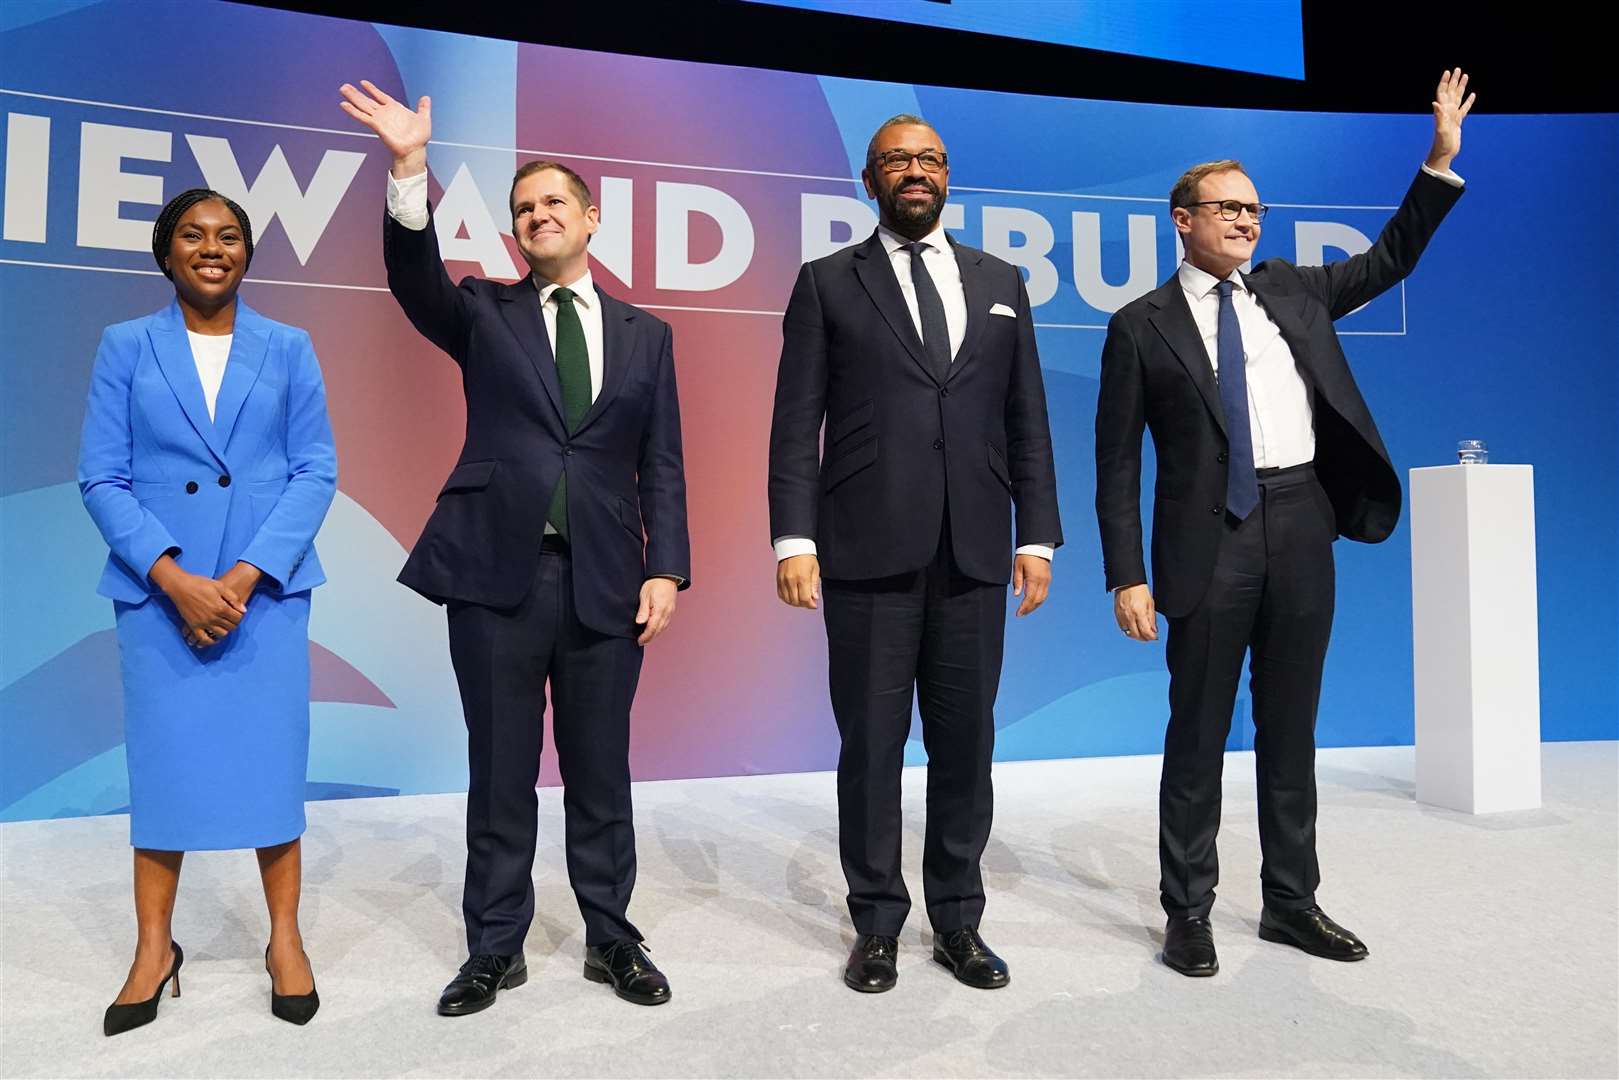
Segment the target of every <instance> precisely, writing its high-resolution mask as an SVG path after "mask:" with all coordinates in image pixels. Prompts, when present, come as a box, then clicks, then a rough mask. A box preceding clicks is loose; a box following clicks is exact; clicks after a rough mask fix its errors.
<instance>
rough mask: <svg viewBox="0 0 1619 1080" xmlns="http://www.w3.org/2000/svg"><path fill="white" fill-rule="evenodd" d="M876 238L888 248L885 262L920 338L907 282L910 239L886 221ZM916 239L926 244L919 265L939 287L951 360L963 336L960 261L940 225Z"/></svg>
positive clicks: (913, 295)
mask: <svg viewBox="0 0 1619 1080" xmlns="http://www.w3.org/2000/svg"><path fill="white" fill-rule="evenodd" d="M877 239H878V240H880V241H881V242H882V245H883V250H884V251H886V252H888V265H890V266H892V267H893V268H894V276H895V277H896V278H898V279H899V291H900V295H902V296H904V297H905V307H906V308H907V309H909V311H910V313H911V325H912V326H914V327H916V336H917V339H918V340H921V337H922V312H921V310H920V309H919V308H918V307H917V306H916V286H915V285H913V284H912V283H911V253H910V251H909V250H908V249H909V245H910V243H911V241H910V240H908V239H906V238H905V237H903V236H901V235H900V234H899V233H897V232H894V231H893V230H892V229H890V228H888V226H886V225H879V226H877ZM920 242H921V243H922V244H924V245H926V246H925V247H923V248H922V265H923V266H925V267H927V268H928V277H930V278H932V279H933V287H934V288H935V289H937V290H939V299H940V300H941V301H943V302H944V325H945V327H946V328H947V329H948V330H949V331H950V359H951V360H955V358H956V353H957V352H959V351H960V350H961V342H962V339H963V338H965V337H966V336H967V294H966V292H965V291H963V290H962V287H961V264H960V263H958V262H956V253H955V252H954V251H952V250H951V249H950V241H949V240H948V239H947V238H946V237H945V234H944V226H943V225H937V226H935V227H934V229H933V231H932V232H930V233H928V234H927V235H926V236H924V237H923V238H922V239H921V241H920Z"/></svg>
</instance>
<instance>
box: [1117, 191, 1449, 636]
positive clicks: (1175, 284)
mask: <svg viewBox="0 0 1619 1080" xmlns="http://www.w3.org/2000/svg"><path fill="white" fill-rule="evenodd" d="M1461 194H1462V192H1461V189H1460V188H1458V187H1455V186H1453V185H1451V184H1447V183H1446V182H1445V181H1443V180H1439V179H1436V178H1434V177H1432V176H1429V175H1428V174H1426V173H1422V172H1419V173H1418V174H1417V178H1416V180H1415V181H1413V182H1412V184H1411V188H1410V190H1409V191H1407V192H1406V195H1405V199H1404V201H1402V202H1401V203H1400V207H1399V209H1398V210H1396V211H1395V212H1394V216H1393V217H1392V218H1390V219H1389V222H1388V224H1387V225H1386V226H1384V228H1383V232H1382V233H1381V235H1379V236H1378V238H1377V242H1376V243H1375V244H1373V245H1372V246H1371V248H1369V249H1368V250H1366V251H1365V252H1363V253H1361V254H1359V255H1356V256H1354V257H1353V258H1350V259H1345V260H1343V261H1341V262H1336V263H1332V264H1330V265H1328V266H1295V265H1294V264H1292V263H1290V262H1287V261H1286V260H1284V259H1268V260H1266V261H1265V262H1263V263H1261V264H1260V265H1259V266H1257V267H1255V268H1254V271H1253V273H1251V274H1247V275H1245V276H1244V278H1243V280H1244V281H1245V282H1246V283H1247V285H1248V288H1249V289H1250V290H1251V291H1252V293H1253V295H1254V298H1255V299H1256V300H1257V301H1258V302H1259V303H1260V304H1261V305H1262V306H1263V307H1264V309H1265V311H1266V313H1267V314H1269V315H1270V317H1271V319H1272V320H1273V321H1274V322H1275V323H1276V326H1277V328H1278V329H1279V330H1280V331H1281V334H1282V338H1283V340H1284V341H1286V342H1287V346H1288V348H1289V349H1291V350H1292V353H1293V359H1294V362H1295V363H1296V364H1297V366H1298V370H1299V374H1300V375H1301V376H1302V377H1303V379H1304V382H1305V385H1306V386H1307V387H1308V388H1309V391H1310V399H1311V403H1312V406H1313V409H1314V419H1315V440H1316V451H1315V467H1316V473H1317V475H1318V477H1319V478H1320V481H1321V485H1322V487H1324V488H1325V489H1326V492H1327V496H1328V499H1329V500H1330V502H1331V506H1330V507H1323V513H1324V514H1325V513H1328V512H1330V513H1331V515H1332V517H1333V519H1334V522H1335V525H1336V528H1337V532H1338V533H1339V534H1341V535H1343V536H1347V537H1348V538H1349V539H1351V540H1360V541H1363V542H1366V543H1377V542H1379V541H1381V540H1384V539H1387V538H1388V535H1389V534H1390V533H1391V532H1393V531H1394V526H1395V524H1396V523H1397V522H1398V521H1399V519H1400V502H1401V493H1400V479H1399V476H1398V474H1396V473H1395V471H1394V466H1393V465H1392V464H1391V463H1390V461H1389V455H1388V451H1387V450H1386V449H1385V448H1384V446H1383V440H1382V437H1381V436H1379V435H1378V433H1377V425H1376V424H1374V423H1373V422H1372V414H1371V412H1370V410H1368V409H1367V407H1366V402H1365V401H1364V400H1363V399H1362V397H1361V394H1360V388H1359V387H1357V386H1356V385H1355V377H1354V375H1353V374H1352V373H1351V372H1350V370H1349V362H1348V360H1347V359H1346V358H1345V357H1344V352H1343V348H1342V347H1341V346H1340V345H1339V342H1338V334H1337V331H1336V330H1335V329H1334V328H1333V325H1332V324H1333V320H1335V319H1338V318H1341V317H1343V316H1344V315H1347V314H1349V313H1350V312H1352V311H1354V310H1355V309H1356V308H1358V307H1360V306H1361V305H1362V304H1365V303H1366V302H1368V301H1369V300H1371V299H1373V298H1374V297H1376V296H1378V295H1379V294H1380V293H1382V292H1384V291H1385V290H1387V289H1389V288H1391V287H1393V286H1394V285H1396V284H1398V283H1399V281H1400V280H1401V279H1403V278H1404V277H1405V276H1406V275H1407V274H1409V273H1410V272H1411V271H1412V270H1413V269H1414V268H1415V267H1416V264H1417V259H1418V257H1419V256H1420V255H1421V254H1422V252H1423V249H1424V248H1426V247H1427V246H1428V241H1429V239H1430V238H1432V236H1433V234H1434V231H1435V230H1436V229H1437V228H1438V227H1439V222H1440V221H1441V220H1443V219H1444V216H1445V214H1446V213H1448V212H1449V211H1450V208H1451V207H1452V206H1454V205H1455V204H1456V200H1457V199H1459V198H1461ZM1143 426H1145V427H1147V428H1150V429H1151V430H1152V442H1153V449H1154V451H1155V453H1156V455H1157V458H1158V481H1157V485H1156V492H1155V496H1154V500H1153V525H1152V570H1153V589H1154V600H1155V602H1156V604H1157V607H1158V610H1159V611H1161V612H1163V613H1164V614H1165V615H1167V616H1170V617H1178V616H1181V615H1185V614H1188V613H1190V612H1191V611H1192V610H1193V609H1195V608H1196V607H1197V605H1198V603H1199V602H1200V601H1201V600H1202V599H1203V594H1204V592H1205V591H1206V590H1207V588H1208V584H1209V579H1210V575H1211V574H1212V573H1213V570H1214V558H1215V554H1216V553H1217V551H1218V550H1219V545H1220V533H1221V527H1222V522H1223V521H1224V517H1225V507H1224V503H1225V490H1226V452H1227V442H1226V431H1225V415H1224V411H1223V410H1222V409H1221V407H1220V391H1219V387H1218V385H1217V384H1216V381H1215V376H1214V369H1213V367H1212V365H1211V364H1210V363H1209V356H1208V353H1207V351H1206V350H1205V349H1204V347H1203V339H1202V337H1201V336H1200V335H1199V334H1198V330H1197V325H1196V323H1194V322H1193V320H1192V312H1191V309H1190V308H1189V307H1188V306H1187V303H1186V296H1185V294H1184V293H1183V292H1182V290H1181V286H1180V281H1179V277H1178V275H1177V276H1173V277H1171V278H1170V279H1169V280H1168V281H1166V282H1165V283H1164V284H1163V285H1161V286H1160V287H1159V288H1157V289H1155V290H1154V291H1152V292H1150V293H1148V294H1147V295H1146V296H1143V297H1141V298H1140V299H1137V300H1134V301H1131V302H1130V303H1129V304H1126V305H1125V306H1124V307H1122V308H1120V309H1119V311H1118V312H1117V313H1116V314H1115V315H1114V316H1113V318H1112V320H1111V321H1110V322H1109V323H1108V331H1107V343H1106V344H1105V345H1104V346H1103V349H1102V386H1101V392H1100V395H1099V397H1098V399H1097V404H1096V516H1097V519H1098V521H1099V522H1100V524H1101V529H1102V560H1103V565H1104V569H1105V572H1106V576H1107V587H1108V588H1109V589H1116V588H1118V587H1119V586H1121V585H1135V584H1140V583H1143V582H1145V581H1146V580H1147V573H1146V567H1145V566H1144V565H1143V562H1142V553H1141V435H1142V428H1143Z"/></svg>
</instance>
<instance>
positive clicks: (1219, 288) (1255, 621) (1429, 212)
mask: <svg viewBox="0 0 1619 1080" xmlns="http://www.w3.org/2000/svg"><path fill="white" fill-rule="evenodd" d="M1466 91H1467V76H1466V75H1464V74H1462V72H1461V70H1460V69H1457V70H1456V71H1453V72H1446V73H1445V75H1444V76H1443V78H1441V80H1440V82H1439V89H1438V91H1437V93H1436V94H1435V100H1434V102H1433V115H1434V137H1433V146H1432V148H1431V149H1430V151H1429V153H1428V159H1427V161H1426V163H1424V165H1423V166H1422V170H1421V171H1420V172H1419V173H1418V174H1417V177H1416V179H1415V180H1414V181H1413V182H1412V184H1411V188H1410V190H1409V191H1408V192H1406V196H1405V199H1404V201H1403V202H1402V203H1401V204H1400V207H1399V209H1398V210H1396V211H1395V213H1394V217H1393V218H1392V219H1391V220H1390V221H1389V223H1388V225H1387V226H1385V227H1384V229H1383V232H1382V234H1381V235H1380V236H1379V237H1378V239H1377V242H1376V243H1375V244H1373V245H1372V247H1371V248H1370V249H1369V250H1367V251H1366V252H1364V253H1362V254H1360V255H1356V256H1354V257H1353V258H1350V259H1346V260H1344V261H1342V262H1338V263H1333V264H1331V265H1329V266H1295V265H1294V264H1292V263H1289V262H1287V261H1286V260H1283V259H1269V260H1266V261H1265V262H1263V263H1261V264H1260V265H1259V266H1258V267H1256V268H1255V269H1254V270H1253V271H1252V272H1251V273H1247V274H1245V273H1243V272H1242V271H1241V270H1240V267H1241V266H1242V265H1243V264H1244V263H1246V262H1248V261H1249V260H1250V259H1251V258H1252V257H1253V252H1254V245H1255V243H1256V242H1257V241H1258V239H1259V233H1260V223H1261V222H1262V221H1263V220H1264V217H1265V206H1264V204H1263V203H1261V202H1260V201H1259V194H1258V192H1257V191H1256V190H1255V189H1254V184H1253V181H1252V180H1250V179H1249V178H1248V175H1247V173H1246V172H1245V171H1244V170H1243V168H1242V166H1241V165H1240V164H1239V163H1237V162H1236V161H1213V162H1208V163H1207V164H1203V165H1198V166H1196V167H1194V168H1192V169H1189V170H1188V171H1187V172H1186V174H1185V175H1184V176H1182V177H1181V178H1180V180H1179V181H1178V182H1177V183H1176V184H1175V187H1174V189H1173V191H1172V192H1171V194H1170V216H1171V218H1173V220H1174V223H1175V229H1176V231H1177V232H1178V233H1179V234H1180V239H1181V242H1182V243H1183V245H1184V246H1185V249H1186V261H1185V262H1184V263H1182V264H1181V266H1180V269H1179V270H1178V271H1177V272H1176V274H1175V276H1174V277H1173V278H1171V279H1170V280H1169V281H1167V282H1165V283H1164V284H1163V285H1162V286H1161V287H1159V288H1158V289H1156V290H1155V291H1153V292H1151V293H1148V294H1147V295H1146V296H1144V297H1141V298H1140V299H1138V300H1135V301H1133V302H1131V303H1129V304H1127V305H1125V306H1124V307H1123V308H1121V309H1120V310H1119V311H1118V313H1117V314H1115V315H1114V316H1113V319H1112V321H1111V322H1110V323H1109V324H1108V332H1107V342H1106V344H1105V345H1104V346H1103V349H1102V385H1101V392H1100V396H1099V399H1098V401H1097V411H1096V513H1097V518H1098V520H1099V522H1100V524H1101V530H1102V558H1103V562H1104V566H1105V571H1106V574H1107V587H1108V588H1109V589H1110V590H1112V591H1113V597H1114V600H1113V614H1114V618H1115V620H1116V621H1117V623H1118V626H1119V629H1120V631H1121V632H1123V633H1124V635H1125V636H1126V637H1129V638H1131V639H1133V640H1136V641H1142V642H1147V641H1156V640H1157V638H1158V623H1157V614H1158V612H1162V613H1163V614H1164V615H1165V616H1167V617H1168V620H1169V638H1168V643H1167V646H1166V649H1165V654H1166V659H1167V661H1168V664H1169V675H1170V682H1169V709H1170V715H1169V729H1168V732H1167V733H1166V735H1165V738H1164V766H1163V778H1162V782H1161V785H1160V787H1159V811H1158V812H1159V862H1160V869H1161V872H1162V878H1161V881H1160V884H1159V889H1160V893H1161V900H1162V903H1163V907H1164V910H1165V912H1166V913H1167V914H1168V917H1169V921H1168V924H1167V927H1166V929H1165V935H1164V953H1163V959H1164V963H1166V964H1167V965H1169V966H1170V967H1171V968H1174V969H1175V970H1176V971H1179V972H1181V973H1182V974H1184V975H1193V976H1198V975H1213V974H1215V972H1216V971H1218V970H1219V962H1218V960H1217V958H1216V955H1215V949H1214V936H1213V932H1212V930H1211V929H1210V926H1209V912H1210V910H1211V908H1212V907H1213V905H1214V886H1215V883H1216V880H1217V878H1218V874H1219V866H1218V862H1217V858H1216V854H1215V834H1216V832H1217V831H1218V829H1219V825H1220V774H1221V769H1222V765H1223V761H1224V750H1225V743H1226V736H1227V733H1228V732H1229V731H1230V728H1231V712H1232V707H1233V705H1234V704H1235V700H1236V694H1237V684H1238V682H1239V680H1240V678H1241V675H1242V661H1243V656H1244V654H1247V653H1250V652H1251V654H1252V660H1251V664H1250V671H1251V676H1252V677H1251V687H1250V689H1251V695H1252V699H1253V715H1254V725H1255V729H1256V731H1255V736H1254V751H1255V757H1256V759H1257V761H1256V771H1257V787H1258V796H1259V843H1260V849H1261V852H1262V854H1263V863H1262V866H1261V869H1260V881H1261V887H1262V892H1263V896H1264V908H1263V911H1262V913H1261V915H1260V921H1259V936H1260V937H1261V938H1264V939H1265V940H1267V941H1273V942H1278V943H1281V944H1286V945H1291V946H1294V947H1296V948H1299V949H1303V950H1304V951H1305V952H1308V953H1311V954H1313V955H1316V956H1322V957H1326V958H1328V959H1332V960H1360V959H1363V958H1364V957H1366V955H1367V949H1366V946H1365V945H1363V944H1362V943H1361V942H1360V940H1359V939H1358V938H1356V937H1355V935H1354V934H1352V933H1350V932H1349V931H1347V930H1345V929H1344V928H1343V927H1341V926H1339V925H1338V924H1337V923H1335V922H1333V921H1332V920H1331V919H1329V918H1328V917H1327V916H1326V915H1325V914H1324V913H1323V912H1322V911H1321V909H1320V907H1318V906H1317V905H1316V897H1315V891H1316V887H1317V885H1318V884H1319V882H1320V877H1321V875H1320V869H1319V867H1318V865H1317V863H1316V853H1315V819H1316V789H1315V717H1316V706H1317V703H1318V701H1319V698H1320V692H1321V671H1322V667H1323V665H1324V663H1325V660H1326V654H1327V639H1328V636H1329V634H1330V632H1331V629H1332V614H1333V604H1334V569H1333V556H1332V543H1333V541H1334V540H1336V539H1337V538H1338V537H1339V536H1340V535H1341V536H1346V537H1348V538H1349V539H1351V540H1359V541H1363V542H1366V543H1377V542H1378V541H1381V540H1383V539H1385V538H1387V537H1388V535H1389V533H1390V532H1392V531H1393V529H1394V526H1395V523H1396V522H1397V521H1398V519H1399V515H1400V502H1401V493H1400V481H1399V476H1398V474H1396V472H1395V471H1394V467H1393V465H1392V464H1391V463H1390V461H1389V455H1388V451H1387V450H1386V449H1384V446H1383V440H1382V438H1381V437H1380V436H1379V435H1378V433H1377V427H1376V425H1375V424H1374V423H1373V422H1372V416H1371V413H1370V411H1369V410H1368V409H1367V407H1366V403H1365V401H1364V400H1362V398H1361V394H1360V390H1359V388H1358V387H1357V386H1356V385H1355V378H1354V375H1353V374H1352V373H1351V372H1350V369H1349V364H1348V361H1347V359H1346V358H1345V356H1344V353H1343V349H1342V348H1341V347H1340V345H1339V342H1338V336H1337V333H1336V332H1335V331H1334V329H1333V325H1332V324H1333V320H1335V319H1339V318H1342V317H1343V316H1345V315H1347V314H1349V313H1350V312H1352V311H1354V310H1355V309H1357V308H1359V307H1360V306H1361V305H1363V304H1365V303H1367V302H1368V301H1370V300H1372V299H1373V298H1374V297H1376V296H1378V295H1379V294H1381V293H1383V292H1384V291H1385V290H1387V289H1390V288H1392V287H1393V286H1394V285H1396V284H1397V283H1398V282H1399V281H1400V280H1401V279H1403V278H1404V277H1405V276H1406V275H1407V274H1409V273H1410V272H1411V271H1412V269H1413V268H1415V266H1416V264H1417V259H1418V257H1419V256H1420V255H1421V254H1422V251H1423V249H1424V248H1425V247H1427V245H1428V241H1429V239H1430V238H1431V237H1432V236H1433V234H1434V230H1436V229H1437V228H1438V227H1439V222H1440V221H1441V220H1443V218H1444V217H1445V214H1446V213H1447V212H1449V210H1450V208H1451V207H1452V206H1454V205H1455V203H1456V201H1457V200H1458V199H1459V198H1461V195H1462V180H1461V178H1460V177H1459V176H1457V175H1456V174H1455V173H1453V172H1451V171H1450V163H1451V161H1452V159H1453V158H1455V156H1456V154H1457V152H1458V151H1459V150H1460V149H1461V125H1462V121H1463V120H1464V119H1465V118H1466V116H1467V114H1468V112H1469V110H1471V108H1472V106H1473V98H1472V97H1471V96H1470V95H1468V94H1467V92H1466ZM1144 428H1147V429H1151V431H1152V440H1153V448H1154V450H1155V452H1156V456H1157V460H1158V477H1157V485H1156V493H1155V497H1154V501H1153V543H1152V552H1153V572H1152V578H1153V581H1152V586H1151V587H1150V588H1149V586H1148V584H1147V573H1146V565H1145V563H1144V561H1143V559H1142V550H1141V539H1142V538H1141V502H1140V493H1141V441H1142V432H1143V429H1144Z"/></svg>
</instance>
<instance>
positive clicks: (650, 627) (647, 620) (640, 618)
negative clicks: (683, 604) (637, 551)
mask: <svg viewBox="0 0 1619 1080" xmlns="http://www.w3.org/2000/svg"><path fill="white" fill-rule="evenodd" d="M679 592H680V586H679V585H677V584H675V583H674V582H673V581H671V580H669V579H668V578H661V577H659V578H648V579H647V580H646V581H644V582H643V583H642V584H641V608H640V610H639V611H637V612H636V613H635V625H636V626H639V627H641V628H642V630H641V636H640V637H638V638H636V639H635V642H636V644H638V645H646V644H648V643H650V642H651V641H652V639H653V638H655V637H657V636H658V635H659V634H661V633H663V632H664V630H666V629H668V627H669V622H670V620H672V619H673V618H674V617H675V597H676V595H677V594H678V593H679Z"/></svg>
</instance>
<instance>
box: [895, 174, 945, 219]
mask: <svg viewBox="0 0 1619 1080" xmlns="http://www.w3.org/2000/svg"><path fill="white" fill-rule="evenodd" d="M918 188H920V189H921V190H923V191H926V192H928V193H929V194H931V195H932V196H933V197H932V198H931V199H929V200H928V201H927V202H924V203H915V202H911V201H909V200H906V199H901V198H900V194H901V192H903V191H911V190H916V189H918ZM880 202H881V206H882V208H883V210H884V211H885V212H886V213H887V214H888V217H889V220H891V221H893V222H895V223H896V224H899V225H908V226H913V227H923V228H927V229H929V230H931V229H932V228H933V226H934V225H935V224H937V223H938V220H939V215H940V214H942V213H943V212H944V192H942V191H940V190H939V186H938V185H937V184H935V183H934V182H933V181H931V180H910V181H907V182H906V183H904V184H902V185H900V186H899V187H897V188H895V189H894V190H893V191H890V192H889V193H887V194H886V195H884V196H883V198H882V199H881V201H880Z"/></svg>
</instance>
